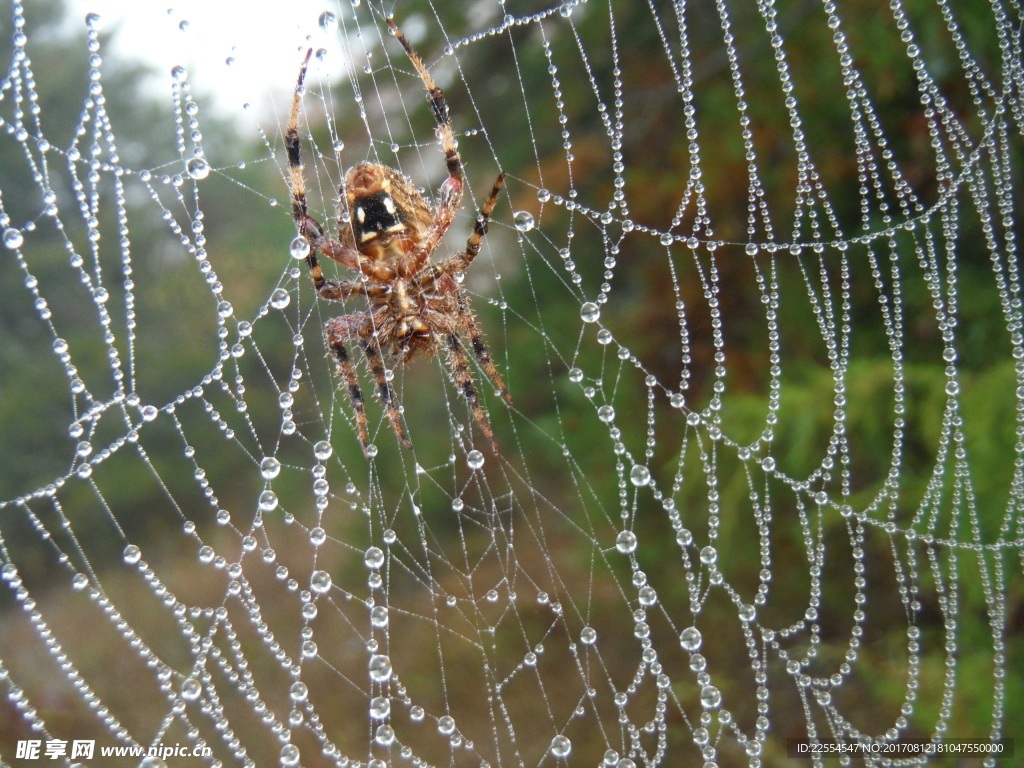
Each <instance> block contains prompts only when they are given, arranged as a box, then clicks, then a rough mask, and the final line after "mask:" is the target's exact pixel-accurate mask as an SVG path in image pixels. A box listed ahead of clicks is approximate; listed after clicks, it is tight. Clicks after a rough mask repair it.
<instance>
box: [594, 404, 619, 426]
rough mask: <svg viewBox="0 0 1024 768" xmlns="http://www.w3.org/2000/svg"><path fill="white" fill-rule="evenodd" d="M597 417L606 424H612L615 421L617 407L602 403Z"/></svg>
mask: <svg viewBox="0 0 1024 768" xmlns="http://www.w3.org/2000/svg"><path fill="white" fill-rule="evenodd" d="M597 418H599V419H600V420H601V421H603V422H604V423H605V424H611V423H612V422H613V421H615V409H614V408H613V407H612V406H610V405H602V406H601V407H600V408H598V409H597Z"/></svg>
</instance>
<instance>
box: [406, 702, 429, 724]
mask: <svg viewBox="0 0 1024 768" xmlns="http://www.w3.org/2000/svg"><path fill="white" fill-rule="evenodd" d="M426 715H427V713H426V711H425V710H424V709H423V707H421V706H419V705H418V704H417V705H416V706H415V707H413V708H412V709H410V710H409V719H410V720H412V721H413V722H414V723H421V722H423V718H424V717H426Z"/></svg>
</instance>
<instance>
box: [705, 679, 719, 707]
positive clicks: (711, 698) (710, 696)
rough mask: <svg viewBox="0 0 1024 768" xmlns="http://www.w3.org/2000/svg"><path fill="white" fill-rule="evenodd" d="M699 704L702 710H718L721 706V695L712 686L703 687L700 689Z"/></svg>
mask: <svg viewBox="0 0 1024 768" xmlns="http://www.w3.org/2000/svg"><path fill="white" fill-rule="evenodd" d="M700 704H701V706H702V707H704V709H718V707H719V706H721V704H722V694H721V693H719V691H718V689H717V688H715V686H713V685H705V686H704V687H703V688H701V689H700Z"/></svg>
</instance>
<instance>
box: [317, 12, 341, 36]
mask: <svg viewBox="0 0 1024 768" xmlns="http://www.w3.org/2000/svg"><path fill="white" fill-rule="evenodd" d="M316 23H317V24H319V25H320V29H322V30H323V31H324V32H333V31H334V30H335V29H337V28H338V17H337V16H335V15H334V14H333V13H331V12H330V11H324V12H323V13H321V14H320V18H318V19H317V20H316Z"/></svg>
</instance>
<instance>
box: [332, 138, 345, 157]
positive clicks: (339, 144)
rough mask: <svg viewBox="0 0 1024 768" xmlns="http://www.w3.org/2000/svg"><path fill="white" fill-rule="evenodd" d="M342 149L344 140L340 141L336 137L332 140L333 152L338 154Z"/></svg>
mask: <svg viewBox="0 0 1024 768" xmlns="http://www.w3.org/2000/svg"><path fill="white" fill-rule="evenodd" d="M344 149H345V142H344V141H342V140H341V139H338V140H337V141H335V142H334V151H335V152H337V153H339V154H340V153H341V152H342V150H344Z"/></svg>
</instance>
